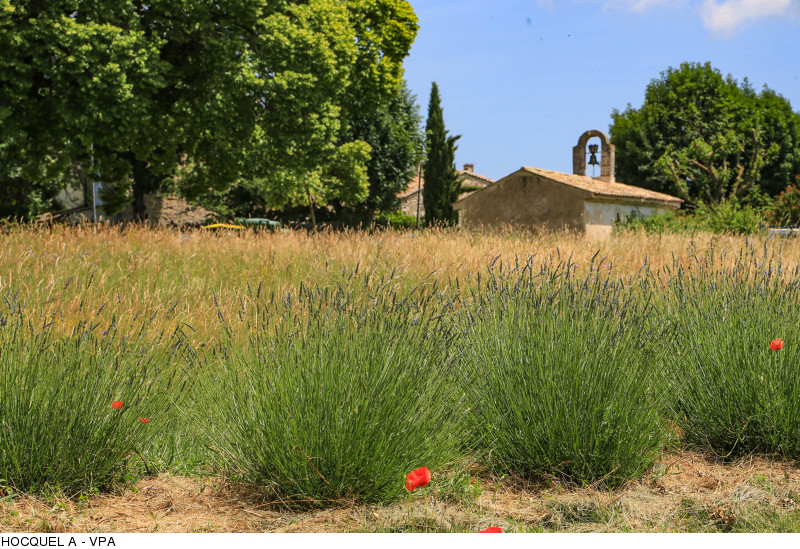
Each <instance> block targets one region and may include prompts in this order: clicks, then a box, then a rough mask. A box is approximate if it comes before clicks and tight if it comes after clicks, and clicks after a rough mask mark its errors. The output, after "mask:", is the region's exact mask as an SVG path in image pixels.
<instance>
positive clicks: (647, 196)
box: [522, 167, 683, 204]
mask: <svg viewBox="0 0 800 549" xmlns="http://www.w3.org/2000/svg"><path fill="white" fill-rule="evenodd" d="M522 169H523V170H525V171H528V172H531V173H534V174H537V175H541V176H542V177H546V178H548V179H552V180H553V181H557V182H558V183H563V184H564V185H569V186H570V187H575V188H577V189H581V190H584V191H588V192H590V193H592V194H594V195H598V196H609V197H618V198H632V199H636V200H643V201H652V202H666V203H673V204H680V203H681V202H683V200H681V199H680V198H676V197H674V196H670V195H668V194H663V193H657V192H655V191H650V190H647V189H643V188H641V187H634V186H633V185H625V184H624V183H608V182H606V181H600V180H598V179H593V178H591V177H587V176H585V175H575V174H566V173H561V172H554V171H550V170H542V169H539V168H528V167H523V168H522Z"/></svg>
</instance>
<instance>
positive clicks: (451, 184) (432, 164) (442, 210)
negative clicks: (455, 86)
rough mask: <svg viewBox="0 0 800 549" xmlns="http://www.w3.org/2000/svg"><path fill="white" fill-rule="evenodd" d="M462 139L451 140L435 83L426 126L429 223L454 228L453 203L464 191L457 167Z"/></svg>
mask: <svg viewBox="0 0 800 549" xmlns="http://www.w3.org/2000/svg"><path fill="white" fill-rule="evenodd" d="M459 137H461V136H450V135H448V134H447V129H446V128H445V126H444V113H443V111H442V105H441V99H440V98H439V87H438V86H437V85H436V82H434V83H433V84H432V86H431V97H430V101H429V102H428V121H427V123H426V126H425V155H426V157H425V164H424V165H423V174H424V177H425V186H424V187H423V189H422V201H423V204H424V205H425V223H426V224H427V225H435V224H437V223H441V224H445V225H452V224H454V223H455V222H456V220H457V219H456V215H457V213H456V212H455V210H453V202H455V201H456V200H458V195H459V193H460V191H461V177H460V176H459V175H458V172H457V171H456V166H455V151H456V141H457V140H458V139H459Z"/></svg>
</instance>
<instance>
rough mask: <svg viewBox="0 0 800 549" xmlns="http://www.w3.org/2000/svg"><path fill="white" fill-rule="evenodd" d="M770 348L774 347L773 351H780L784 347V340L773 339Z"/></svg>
mask: <svg viewBox="0 0 800 549" xmlns="http://www.w3.org/2000/svg"><path fill="white" fill-rule="evenodd" d="M769 348H770V349H772V350H773V351H779V350H781V349H783V341H781V340H780V339H776V340H774V341H771V342H770V344H769Z"/></svg>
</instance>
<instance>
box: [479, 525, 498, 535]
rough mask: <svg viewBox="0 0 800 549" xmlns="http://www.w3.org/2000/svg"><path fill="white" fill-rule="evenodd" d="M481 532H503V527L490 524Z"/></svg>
mask: <svg viewBox="0 0 800 549" xmlns="http://www.w3.org/2000/svg"><path fill="white" fill-rule="evenodd" d="M478 533H479V534H502V533H503V529H502V528H498V527H497V526H489V527H488V528H487V529H486V530H481V531H480V532H478Z"/></svg>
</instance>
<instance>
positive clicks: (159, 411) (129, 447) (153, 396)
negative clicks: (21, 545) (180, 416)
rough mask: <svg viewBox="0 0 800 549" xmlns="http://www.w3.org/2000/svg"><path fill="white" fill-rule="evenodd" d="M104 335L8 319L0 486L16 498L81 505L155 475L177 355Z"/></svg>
mask: <svg viewBox="0 0 800 549" xmlns="http://www.w3.org/2000/svg"><path fill="white" fill-rule="evenodd" d="M18 310H19V309H17V311H18ZM97 328H98V326H97V325H94V326H91V325H89V324H80V325H79V326H77V327H76V328H75V329H74V330H73V332H72V334H71V336H68V337H64V336H60V335H54V334H53V333H51V331H50V330H49V329H48V328H47V327H44V328H40V329H37V328H34V327H33V326H32V325H31V324H30V323H29V322H27V321H25V320H24V319H23V318H22V317H21V315H20V314H18V313H17V312H13V311H12V312H6V314H4V315H2V316H0V478H2V479H4V481H5V482H6V483H7V485H9V486H11V487H13V488H14V489H15V490H16V491H22V492H49V493H52V492H56V493H61V494H64V495H66V496H68V497H72V496H75V495H78V494H81V493H88V492H92V491H96V490H98V489H99V490H106V489H109V488H111V487H112V486H113V485H114V484H116V483H118V482H124V481H125V480H126V476H127V477H128V478H130V475H131V474H133V473H134V472H135V471H136V470H138V469H140V468H141V467H142V466H144V467H147V466H146V464H144V465H141V461H142V459H143V458H142V455H143V453H144V452H146V451H147V448H148V446H149V444H150V439H151V433H152V430H153V429H159V424H160V422H162V421H163V419H164V417H165V416H166V411H167V409H168V408H169V406H170V402H171V401H172V397H173V394H175V393H176V392H177V387H178V384H177V383H174V382H175V381H176V375H175V371H174V370H172V369H170V365H169V363H170V360H169V358H168V354H169V353H165V352H161V351H158V350H156V349H154V348H153V347H149V346H146V345H144V344H142V343H141V342H138V341H132V342H126V341H125V340H124V338H122V339H121V340H120V339H118V338H117V337H116V334H117V332H116V329H115V327H110V328H109V330H108V331H107V332H105V333H103V334H102V335H97V334H96V331H97ZM112 405H113V406H112ZM131 462H136V465H134V464H133V463H131Z"/></svg>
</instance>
